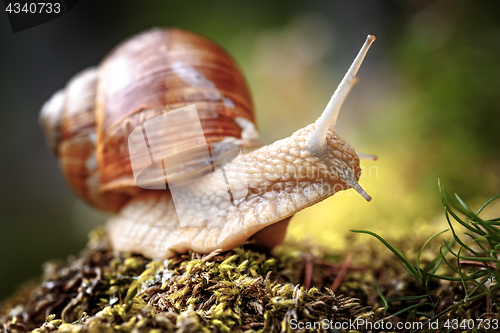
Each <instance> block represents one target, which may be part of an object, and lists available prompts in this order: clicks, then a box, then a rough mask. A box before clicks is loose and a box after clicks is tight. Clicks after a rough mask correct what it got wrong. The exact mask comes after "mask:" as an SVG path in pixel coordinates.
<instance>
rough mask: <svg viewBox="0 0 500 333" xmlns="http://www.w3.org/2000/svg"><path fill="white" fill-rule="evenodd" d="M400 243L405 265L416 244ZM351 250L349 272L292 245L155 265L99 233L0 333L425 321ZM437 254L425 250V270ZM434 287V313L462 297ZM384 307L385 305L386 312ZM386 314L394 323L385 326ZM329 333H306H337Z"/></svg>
mask: <svg viewBox="0 0 500 333" xmlns="http://www.w3.org/2000/svg"><path fill="white" fill-rule="evenodd" d="M353 244H354V243H353ZM400 244H404V247H400V248H404V249H405V250H404V252H405V255H406V256H407V257H408V258H410V259H411V258H412V254H413V255H414V254H415V253H417V252H418V249H419V247H420V246H421V244H422V242H420V240H417V239H413V240H412V241H410V242H409V241H408V240H405V241H404V242H401V243H400ZM349 251H350V253H355V255H354V256H355V259H354V260H353V262H352V263H351V264H349V262H350V260H349V259H346V258H349V257H350V255H349V254H348V253H347V252H343V253H332V252H329V251H327V250H325V249H319V250H318V249H317V248H315V247H312V246H305V245H302V248H300V246H299V245H297V244H295V245H292V244H288V245H284V246H282V247H280V248H278V249H275V251H273V253H272V254H270V253H266V252H262V251H259V250H257V249H255V248H253V247H252V244H246V245H245V246H243V247H241V248H236V249H233V250H231V251H227V252H223V253H219V252H212V253H210V254H208V255H206V254H205V255H204V254H199V253H194V252H190V253H186V254H178V255H177V256H175V257H173V258H171V259H169V260H166V261H163V262H160V261H151V260H149V259H146V258H144V257H142V256H140V255H132V254H116V253H114V252H113V251H112V250H111V249H110V246H109V242H108V239H107V235H106V233H105V232H104V231H103V230H102V229H98V230H96V231H94V232H93V233H92V234H91V237H90V241H89V244H88V245H87V247H86V249H85V250H83V251H82V253H81V254H80V255H79V256H77V257H74V258H70V259H69V260H68V261H67V262H60V261H59V262H50V263H48V264H46V265H45V267H44V276H43V278H42V282H41V283H40V284H36V285H33V286H31V287H30V286H27V287H26V288H24V289H22V290H20V291H18V293H17V294H16V295H14V296H13V297H12V298H11V299H9V300H8V301H6V302H4V304H2V305H1V306H0V332H2V333H3V332H27V331H35V332H49V331H60V332H112V331H118V332H151V331H154V332H165V331H166V332H247V331H259V332H289V331H293V328H294V326H295V327H299V325H298V323H300V322H301V323H303V324H304V325H302V326H300V327H304V328H308V326H306V325H307V324H308V323H309V324H314V323H320V322H323V321H324V320H326V321H327V322H328V323H330V325H331V323H344V322H352V321H353V320H355V319H360V318H362V319H363V321H364V325H362V326H357V330H356V331H352V330H351V331H350V332H375V331H377V332H378V331H382V332H383V331H384V330H372V329H370V327H371V326H370V325H369V324H370V323H372V324H373V323H376V322H377V321H378V322H380V321H381V320H386V321H387V320H389V321H392V322H398V321H413V322H415V321H424V320H426V317H425V316H423V315H422V314H425V311H426V307H425V304H422V303H425V302H428V299H426V298H424V299H422V297H421V296H419V295H423V294H424V295H425V292H424V290H423V289H422V287H421V286H419V285H418V283H416V281H415V280H414V279H413V278H412V277H411V276H410V275H409V274H408V272H407V271H406V270H405V268H404V265H403V264H402V263H401V262H399V261H397V260H396V259H395V257H394V255H393V254H392V253H390V252H389V251H387V249H386V248H384V247H382V246H381V245H380V244H378V243H376V242H367V243H363V244H358V245H353V248H351V249H349ZM436 251H439V249H438V248H436V247H434V248H433V247H431V246H429V247H428V248H427V249H426V250H425V252H424V253H423V254H422V262H424V264H425V261H426V260H425V258H426V257H428V258H432V256H434V255H435V253H436ZM427 261H430V259H429V260H427ZM431 282H432V283H430V284H429V288H430V289H431V291H432V296H431V298H433V299H434V302H435V306H434V307H433V309H434V310H433V311H434V312H436V313H439V312H441V311H443V310H445V309H446V308H447V307H449V306H450V304H453V303H454V302H456V300H459V299H463V298H464V297H465V292H464V285H463V284H462V283H460V282H454V281H442V280H432V281H431ZM332 285H335V287H333V286H332ZM473 287H474V286H472V285H471V286H466V288H467V289H470V288H473ZM330 288H334V289H336V290H335V292H334V291H332V290H331V289H330ZM377 288H378V290H379V292H377ZM381 295H384V299H382V298H381V297H380V296H381ZM388 299H392V301H390V302H389V303H388V304H384V302H383V301H387V300H388ZM398 299H399V300H398ZM419 303H420V305H419V307H418V312H417V308H416V307H415V309H414V310H413V311H410V310H409V311H407V312H404V313H399V314H397V312H398V311H400V310H401V309H405V308H411V307H412V306H414V305H416V304H419ZM427 310H428V312H430V311H431V310H429V309H427ZM487 310H488V311H489V314H488V318H496V317H498V313H491V305H490V306H488V304H487V301H486V300H485V299H484V298H483V299H476V300H473V301H470V302H464V303H463V305H461V306H460V307H456V308H454V309H453V311H450V312H448V313H447V314H446V315H444V316H442V317H441V318H440V321H441V323H444V322H445V321H446V320H447V319H448V318H453V319H459V320H461V319H469V318H481V316H482V317H484V314H485V313H486V312H487ZM389 314H396V315H392V316H390V317H385V318H384V315H389ZM292 323H295V325H292ZM329 328H331V326H330V327H327V326H325V327H318V326H314V327H311V329H305V330H303V331H314V332H332V331H335V330H331V329H330V330H329ZM346 331H347V330H342V329H340V330H336V331H335V332H346ZM388 331H391V332H395V331H397V330H388ZM433 331H434V330H433ZM445 331H446V330H445Z"/></svg>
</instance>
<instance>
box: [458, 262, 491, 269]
mask: <svg viewBox="0 0 500 333" xmlns="http://www.w3.org/2000/svg"><path fill="white" fill-rule="evenodd" d="M460 266H469V267H483V268H486V267H487V266H488V267H489V268H491V269H497V265H495V264H493V263H484V262H480V261H474V260H461V261H460Z"/></svg>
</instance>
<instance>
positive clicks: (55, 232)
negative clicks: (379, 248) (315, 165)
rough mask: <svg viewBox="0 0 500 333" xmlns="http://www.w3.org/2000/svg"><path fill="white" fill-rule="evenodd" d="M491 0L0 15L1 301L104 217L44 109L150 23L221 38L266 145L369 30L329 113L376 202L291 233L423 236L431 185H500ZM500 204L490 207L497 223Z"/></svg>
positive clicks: (324, 215)
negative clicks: (18, 28) (82, 188)
mask: <svg viewBox="0 0 500 333" xmlns="http://www.w3.org/2000/svg"><path fill="white" fill-rule="evenodd" d="M498 13H500V2H499V1H480V2H479V1H456V0H448V1H443V0H439V1H315V0H314V1H313V0H311V1H302V0H301V1H298V0H297V1H295V0H294V1H266V2H264V1H259V2H256V1H215V0H214V1H183V2H181V1H147V2H142V3H139V2H137V1H106V2H103V1H101V2H98V1H90V0H81V1H80V3H79V4H78V5H77V6H76V7H75V8H74V9H73V10H71V11H70V12H69V13H67V14H66V15H64V16H62V17H60V18H58V19H56V20H54V21H51V22H49V23H46V24H44V25H41V26H38V27H35V28H32V29H30V30H26V31H22V32H19V33H16V34H13V33H12V32H11V30H10V27H9V24H8V20H7V16H6V14H5V13H1V14H0V17H1V19H0V147H1V155H0V156H1V164H0V175H1V176H2V180H1V184H2V185H1V187H0V299H2V298H5V297H6V296H7V295H9V294H11V293H12V292H13V290H15V289H16V288H17V287H18V286H19V285H20V284H21V283H22V282H23V281H26V280H27V279H29V278H31V277H36V276H38V275H39V274H40V272H41V265H42V263H43V262H44V261H47V260H50V259H56V258H61V259H64V258H66V257H67V256H68V255H70V254H72V253H73V254H75V253H77V252H78V251H79V250H80V249H82V248H83V246H84V244H85V242H86V238H87V234H88V232H89V230H91V229H92V228H93V227H95V226H96V225H98V224H102V223H104V221H105V219H106V216H105V215H104V214H101V213H99V212H97V211H95V210H93V209H92V208H89V207H88V206H86V205H85V204H84V203H83V202H82V201H81V200H79V199H78V198H77V197H76V196H75V195H74V194H73V193H72V192H71V191H70V190H69V188H68V186H67V185H66V184H65V181H64V179H63V178H62V175H61V173H60V171H59V169H58V165H57V161H56V159H55V158H54V157H53V156H52V155H51V153H50V151H49V149H48V148H47V147H46V146H45V143H44V139H43V136H42V133H41V131H40V129H39V127H38V121H37V114H38V111H39V109H40V107H41V106H42V104H43V103H44V102H45V101H46V100H47V99H48V98H49V97H50V96H51V95H52V93H54V92H55V91H56V90H58V89H59V88H61V87H63V86H64V85H65V83H66V82H67V80H68V79H69V78H70V77H71V76H73V75H74V74H75V73H76V72H78V71H80V70H81V69H83V68H86V67H89V66H92V65H95V64H97V63H98V62H99V61H100V59H102V57H103V56H104V55H105V54H106V53H107V52H108V51H109V50H110V49H111V48H112V47H113V46H115V45H116V44H117V43H119V42H120V41H122V40H123V39H124V38H126V37H129V36H131V35H133V34H135V33H138V32H140V31H142V30H145V29H149V28H151V27H155V26H176V27H181V28H185V29H189V30H192V31H195V32H198V33H200V34H203V35H205V36H208V37H209V38H211V39H213V40H215V41H216V42H218V43H219V44H221V45H223V46H224V47H225V48H226V49H227V50H228V51H229V52H230V53H231V54H232V55H233V56H234V58H235V59H236V60H237V62H238V63H239V64H240V66H241V68H242V70H243V72H244V73H245V75H246V77H247V79H248V83H249V86H250V89H251V91H252V92H253V97H254V102H255V109H256V111H255V112H256V116H257V121H258V126H259V128H260V131H261V135H262V139H263V141H264V142H265V143H271V142H272V141H274V140H277V139H281V138H283V137H286V136H288V135H290V134H291V133H292V132H293V131H295V130H296V129H298V128H300V127H303V126H304V125H306V124H309V123H311V122H313V121H314V120H315V119H316V118H317V117H318V115H319V114H320V113H321V111H322V110H323V108H324V106H325V105H326V103H327V102H328V100H329V98H330V96H331V94H332V93H333V91H334V89H335V88H336V86H337V84H338V82H339V81H340V80H341V78H342V76H343V74H344V73H345V71H346V70H347V68H348V67H349V65H350V62H351V61H352V59H353V58H354V57H355V55H356V53H357V52H358V50H359V48H360V47H361V45H362V43H363V42H364V40H365V38H366V35H367V34H368V33H371V34H374V35H376V36H377V41H376V42H375V44H374V45H373V47H372V49H371V50H370V52H369V54H368V56H367V58H366V60H365V63H364V64H363V66H362V68H361V70H360V72H359V74H358V76H359V78H360V81H359V83H358V84H357V86H356V87H355V88H354V89H353V90H352V92H351V94H350V96H349V97H348V99H347V101H346V103H345V105H344V107H343V108H342V110H341V114H340V116H339V122H338V125H337V129H338V132H339V134H340V135H341V136H342V137H343V138H345V139H346V140H347V141H348V142H350V143H351V144H352V145H353V146H354V147H355V148H356V149H357V150H358V151H361V152H365V153H371V154H377V155H378V156H379V160H378V161H376V162H371V161H369V162H366V161H363V162H362V166H363V168H364V169H365V171H366V172H365V176H363V178H362V179H361V181H360V182H361V184H362V185H363V186H364V188H365V189H366V191H367V192H368V193H369V194H370V195H371V196H372V197H373V201H372V202H370V203H367V202H365V201H364V200H363V199H362V198H361V197H360V196H358V195H356V194H355V193H352V192H351V191H347V192H345V193H342V194H340V193H339V194H337V195H335V196H333V197H332V198H329V199H327V200H325V201H324V202H322V203H320V204H318V205H315V206H314V207H311V208H309V209H306V210H304V211H303V212H301V213H299V214H297V215H296V216H295V217H294V219H293V220H292V223H291V225H290V230H289V231H290V232H289V234H288V236H287V237H289V238H290V239H302V240H307V241H311V242H316V243H320V244H326V245H329V246H332V247H342V246H345V245H346V243H345V241H344V239H345V237H346V234H347V233H348V229H350V228H365V229H370V230H373V231H377V232H379V233H380V234H382V235H384V236H387V235H407V234H408V233H423V234H427V233H428V234H429V235H430V234H431V233H432V231H431V230H434V229H435V228H440V227H441V226H443V222H444V221H443V214H442V205H441V204H440V200H439V196H438V191H437V179H438V178H440V179H441V182H442V183H443V184H444V185H445V186H446V187H447V188H448V189H450V190H451V191H452V192H457V193H459V194H460V195H461V196H462V197H463V198H464V199H465V200H468V202H471V203H472V206H473V208H476V206H474V205H477V204H479V203H480V202H482V201H483V200H485V199H486V198H487V197H490V196H492V195H494V194H496V193H498V192H500V98H499V97H500V15H499V14H498ZM499 212H500V207H498V206H496V207H491V208H490V211H489V212H486V213H487V214H492V215H495V214H496V215H497V216H498V215H499V214H498V213H499Z"/></svg>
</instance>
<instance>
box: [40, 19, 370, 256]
mask: <svg viewBox="0 0 500 333" xmlns="http://www.w3.org/2000/svg"><path fill="white" fill-rule="evenodd" d="M373 40H374V37H373V36H369V37H368V39H367V42H366V43H365V45H364V46H363V48H362V49H361V51H360V53H359V54H358V56H357V57H356V59H355V61H354V63H353V65H352V66H351V68H350V69H349V71H348V73H347V74H346V76H345V77H344V79H343V80H342V82H341V84H340V85H339V88H338V89H337V91H336V92H335V94H334V95H333V97H332V99H331V100H330V103H329V104H328V106H327V108H326V109H325V111H324V112H323V114H322V115H321V117H320V118H319V119H318V120H317V121H316V122H315V123H313V124H310V125H308V126H306V127H304V128H302V129H299V130H298V131H296V132H295V133H293V134H292V135H291V136H290V137H288V138H285V139H282V140H279V141H276V142H275V143H273V144H271V145H267V146H262V147H260V141H259V136H258V132H257V130H256V126H255V118H254V115H253V109H252V102H251V98H250V94H249V92H248V88H247V86H246V83H245V80H244V78H243V75H242V74H241V72H240V71H239V69H238V67H237V65H236V64H235V63H234V61H233V60H232V59H231V57H230V56H229V55H228V54H227V53H226V52H225V51H224V50H222V49H221V48H220V47H219V46H217V45H215V44H214V43H212V42H210V41H208V40H206V39H205V38H203V37H200V36H198V35H195V34H193V33H190V32H186V31H183V30H179V29H154V30H151V31H148V32H145V33H143V34H140V35H137V36H135V37H133V38H131V39H129V40H128V41H125V42H124V43H122V44H121V45H119V46H118V47H117V48H116V49H115V50H113V51H112V52H111V53H110V54H109V55H108V56H107V57H106V58H105V59H104V60H103V62H102V63H101V64H100V66H99V67H98V68H93V69H89V70H86V71H84V72H82V73H80V74H78V75H77V76H76V77H75V78H74V79H72V80H70V82H69V83H68V85H67V86H66V88H65V89H64V90H63V91H60V92H57V93H56V94H54V96H53V97H52V98H51V99H50V100H49V101H48V102H47V103H46V104H45V105H44V107H43V108H42V112H41V123H42V127H43V128H44V130H45V132H46V136H47V141H48V142H49V145H50V146H51V147H52V149H53V151H54V152H55V153H56V154H57V155H58V157H59V160H60V164H61V167H62V169H63V173H64V174H65V177H66V179H67V180H68V182H69V183H70V185H71V187H72V188H73V189H74V190H75V191H76V192H77V193H78V194H79V195H80V196H82V197H83V198H84V199H85V200H86V201H87V202H89V203H90V204H91V205H93V206H95V207H97V208H99V209H103V210H108V211H111V212H114V213H117V214H116V215H115V216H113V217H111V218H110V220H109V222H108V231H109V235H110V239H111V242H112V244H113V247H114V249H115V250H117V251H124V252H135V253H140V254H143V255H145V256H147V257H151V258H157V259H162V258H168V257H170V256H171V255H172V254H173V253H174V252H185V251H187V250H189V249H192V250H195V251H198V252H202V253H208V252H211V251H213V250H216V249H222V250H227V249H230V248H232V247H234V246H237V245H240V244H242V243H244V242H245V241H246V240H247V239H248V238H249V237H251V236H253V237H254V239H255V242H257V243H258V244H260V245H262V246H264V247H273V246H275V245H277V244H279V243H281V242H282V240H283V238H284V234H285V231H286V226H287V225H288V221H289V220H290V218H291V217H292V216H293V215H294V214H295V213H296V212H298V211H299V210H302V209H304V208H306V207H308V206H311V205H313V204H315V203H317V202H319V201H321V200H324V199H326V198H327V197H329V196H331V195H332V194H334V193H336V192H338V191H340V190H346V189H348V188H351V187H352V188H354V189H355V190H356V191H357V192H358V193H360V194H361V195H362V196H363V197H365V199H367V200H368V201H369V200H371V198H370V197H369V196H368V195H367V194H366V192H364V190H363V189H362V188H361V187H360V186H359V184H358V183H357V180H358V179H359V177H360V174H361V169H360V165H359V157H358V154H357V153H356V151H355V150H354V149H353V148H352V147H351V146H350V145H349V144H348V143H347V142H346V141H344V140H343V139H342V138H340V137H339V136H338V135H337V134H336V133H335V131H334V129H335V122H336V118H337V114H338V111H339V109H340V106H341V104H342V102H343V100H344V98H345V97H346V95H347V93H348V91H349V89H350V87H352V85H353V84H354V83H355V80H356V78H355V75H356V73H357V70H358V68H359V66H360V65H361V62H362V60H363V58H364V55H365V54H366V51H367V50H368V48H369V46H370V44H371V43H372V42H373ZM78 89H80V93H78ZM193 105H194V106H195V110H197V114H198V116H199V119H200V124H201V128H202V130H203V135H204V137H205V140H206V143H207V144H208V146H209V147H210V152H211V154H212V158H206V157H204V156H205V155H204V154H202V153H200V152H198V151H194V150H193V151H190V155H188V159H186V156H184V159H183V160H182V162H172V160H167V159H162V160H161V161H160V159H159V158H154V154H153V155H151V152H152V151H153V150H152V146H153V144H151V142H160V143H163V142H167V141H168V142H172V141H173V140H176V142H177V143H178V145H180V146H181V147H183V146H186V145H188V143H190V142H192V141H193V140H195V133H194V130H191V129H190V128H191V127H190V126H188V125H189V124H190V123H191V121H185V122H183V121H182V119H180V120H179V121H178V122H172V123H170V124H171V125H169V126H163V127H161V128H155V130H154V131H153V130H147V129H146V132H147V138H148V139H149V141H148V142H149V143H150V145H148V146H147V148H144V149H143V150H139V151H137V154H138V156H142V158H143V160H144V161H145V162H144V163H143V164H146V163H156V165H160V169H159V170H163V173H165V174H166V175H167V176H166V177H165V178H164V177H163V176H164V175H163V174H160V176H161V177H160V179H159V182H160V185H164V187H163V188H165V187H166V186H165V184H161V183H162V182H166V183H168V187H169V190H163V191H158V190H151V189H148V187H146V189H145V188H144V186H142V188H141V187H140V186H138V184H139V183H138V177H137V174H136V173H134V171H135V169H134V170H133V168H134V161H131V157H130V156H132V155H131V154H132V151H130V149H131V148H130V147H131V146H130V140H131V139H130V137H132V135H131V133H132V132H133V131H134V130H136V129H138V130H136V132H137V133H139V134H141V135H140V136H141V137H142V133H141V132H140V131H141V126H142V131H143V132H144V131H145V130H144V128H145V127H146V126H147V125H146V124H147V123H148V121H150V120H152V119H154V118H155V117H158V116H161V115H165V114H169V115H174V113H173V111H176V110H179V109H180V108H189V107H190V106H193ZM176 112H177V111H176ZM171 119H175V117H173V118H172V117H171ZM138 131H139V132H138ZM148 131H149V132H148ZM146 132H144V133H146ZM127 143H128V146H127ZM219 143H224V144H225V145H219V146H217V144H219ZM147 144H148V143H146V145H147ZM228 145H229V146H228ZM231 145H233V146H236V147H238V148H239V149H241V150H242V151H243V152H244V154H241V155H240V156H239V157H238V158H235V159H234V160H233V162H231V164H227V163H223V164H224V165H221V166H220V168H222V166H224V180H225V181H224V180H223V181H221V180H220V178H216V177H211V174H212V173H213V174H215V173H216V171H217V170H218V169H219V167H218V166H217V165H216V164H217V162H216V161H214V158H213V156H214V155H217V152H218V149H219V148H217V147H226V146H228V147H231ZM144 147H146V146H144ZM162 148H164V149H167V146H166V145H165V146H162ZM179 149H180V150H182V148H179ZM174 150H175V149H174ZM219 150H220V149H219ZM229 150H230V149H229ZM229 150H226V148H224V149H222V150H221V151H222V155H224V154H225V153H227V152H228V151H229ZM148 151H149V154H148ZM149 158H151V161H150V160H149ZM169 162H170V164H171V165H173V166H174V167H173V169H172V170H170V171H168V170H167V169H168V167H166V166H165V165H166V164H167V163H169ZM226 164H227V165H226ZM162 166H163V169H161V168H162ZM144 168H146V166H144ZM150 169H151V168H150ZM166 170H167V171H166ZM207 173H210V175H207ZM151 175H152V173H151ZM202 176H203V177H202ZM155 177H157V178H158V176H155ZM149 180H153V181H158V179H156V178H154V177H153V176H151V177H150V179H149ZM180 180H182V181H180ZM186 180H188V182H186ZM182 182H184V183H182ZM177 183H182V184H184V185H183V186H185V187H184V188H183V192H182V195H183V197H182V200H183V201H182V203H183V204H184V206H185V207H186V210H185V211H186V212H187V213H188V214H187V215H189V214H191V215H192V216H198V215H199V213H200V212H202V213H203V212H209V211H213V210H214V208H216V209H218V210H216V214H212V215H210V216H209V217H208V218H202V219H201V220H200V219H198V220H197V221H195V222H193V223H188V224H185V223H184V224H183V223H181V222H182V221H180V219H179V217H180V213H179V209H180V207H181V206H180V204H179V202H180V201H179V197H180V196H179V195H177V194H176V193H179V192H175V191H174V189H175V188H176V185H177ZM185 184H188V185H185ZM149 188H151V187H149ZM156 188H161V187H156ZM228 188H230V190H231V204H230V205H227V202H226V201H224V197H227V195H228V194H227V190H228ZM176 195H177V196H176ZM176 199H177V200H176ZM197 214H198V215H197Z"/></svg>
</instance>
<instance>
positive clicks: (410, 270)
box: [350, 229, 422, 282]
mask: <svg viewBox="0 0 500 333" xmlns="http://www.w3.org/2000/svg"><path fill="white" fill-rule="evenodd" d="M350 231H351V232H355V233H358V234H368V235H371V236H373V237H375V238H377V239H378V240H379V241H381V242H382V243H383V244H384V245H385V246H386V247H387V248H388V249H389V250H391V252H392V253H394V254H395V255H396V256H397V257H398V258H399V260H401V262H402V263H403V265H404V266H405V268H406V270H407V271H408V273H410V274H411V275H412V276H413V277H414V278H415V279H417V280H418V281H419V282H421V281H422V280H421V278H422V276H421V275H420V272H418V271H417V270H415V267H414V266H413V265H412V264H410V262H408V260H406V258H405V257H403V255H402V254H401V252H399V250H397V249H396V248H394V247H392V246H391V245H390V244H389V243H387V242H386V241H385V239H383V238H382V237H380V236H379V235H377V234H376V233H374V232H371V231H367V230H352V229H351V230H350ZM417 269H418V268H417Z"/></svg>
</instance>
